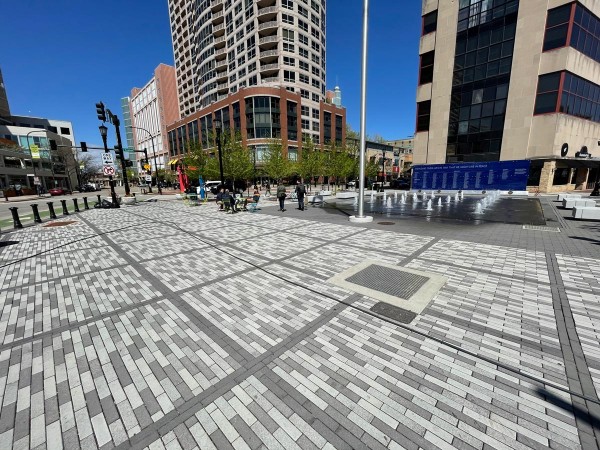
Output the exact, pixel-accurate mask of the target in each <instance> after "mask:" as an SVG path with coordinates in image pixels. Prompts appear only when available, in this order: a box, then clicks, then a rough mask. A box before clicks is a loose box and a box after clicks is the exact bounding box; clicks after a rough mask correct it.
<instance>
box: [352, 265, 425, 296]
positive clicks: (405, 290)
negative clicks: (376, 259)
mask: <svg viewBox="0 0 600 450" xmlns="http://www.w3.org/2000/svg"><path fill="white" fill-rule="evenodd" d="M346 281H348V282H349V283H353V284H357V285H359V286H363V287H366V288H368V289H373V290H375V291H379V292H383V293H384V294H388V295H392V296H394V297H400V298H403V299H405V300H409V299H410V298H411V297H412V296H413V295H414V294H415V293H416V292H417V291H418V290H419V289H421V287H423V285H424V284H425V283H427V282H428V281H429V278H428V277H424V276H421V275H416V274H414V273H410V272H404V271H402V270H398V269H391V268H389V267H385V266H380V265H377V264H371V265H370V266H368V267H366V268H364V269H363V270H361V271H360V272H357V273H355V274H354V275H352V276H350V277H348V278H346Z"/></svg>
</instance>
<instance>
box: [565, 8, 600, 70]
mask: <svg viewBox="0 0 600 450" xmlns="http://www.w3.org/2000/svg"><path fill="white" fill-rule="evenodd" d="M570 45H571V47H573V48H574V49H577V50H579V51H580V52H581V53H583V54H584V55H586V56H588V57H590V58H592V59H593V60H595V61H596V62H600V19H598V17H596V16H595V15H594V14H592V13H591V12H590V11H588V10H587V9H585V8H584V7H583V6H581V5H580V4H579V3H577V4H575V17H574V23H573V31H572V32H571V43H570Z"/></svg>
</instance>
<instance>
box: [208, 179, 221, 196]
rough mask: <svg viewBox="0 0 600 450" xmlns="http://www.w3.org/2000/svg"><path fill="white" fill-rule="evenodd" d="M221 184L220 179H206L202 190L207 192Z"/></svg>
mask: <svg viewBox="0 0 600 450" xmlns="http://www.w3.org/2000/svg"><path fill="white" fill-rule="evenodd" d="M220 184H221V182H220V181H207V182H205V183H204V190H205V191H206V192H207V193H208V192H212V193H213V194H214V192H213V190H216V189H217V187H218V186H219V185H220Z"/></svg>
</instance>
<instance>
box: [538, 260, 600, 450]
mask: <svg viewBox="0 0 600 450" xmlns="http://www.w3.org/2000/svg"><path fill="white" fill-rule="evenodd" d="M546 262H547V265H548V275H549V276H550V283H551V290H552V304H553V306H554V314H555V317H556V327H557V330H558V338H559V342H560V346H561V348H562V353H563V359H564V362H565V374H566V375H567V382H568V384H569V390H571V391H572V392H575V393H578V394H580V395H584V396H586V397H589V398H591V399H594V400H595V401H596V403H594V402H588V401H585V400H584V399H582V398H579V397H576V396H574V395H571V402H572V405H573V409H574V415H575V422H576V424H577V431H578V433H579V439H580V441H581V445H582V448H584V449H585V450H593V449H600V423H599V422H598V420H600V405H599V404H598V403H597V402H598V395H597V392H596V388H595V386H594V382H593V380H592V376H591V374H590V371H589V368H588V364H587V362H586V359H585V354H584V352H583V347H582V345H581V341H580V340H579V336H578V334H577V329H576V326H575V320H574V318H573V312H572V310H571V305H570V304H569V299H568V297H567V293H566V291H565V286H564V283H563V280H562V276H561V274H560V270H559V266H558V261H557V259H556V255H555V254H553V253H550V252H546ZM585 416H587V417H585Z"/></svg>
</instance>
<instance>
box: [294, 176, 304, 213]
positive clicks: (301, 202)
mask: <svg viewBox="0 0 600 450" xmlns="http://www.w3.org/2000/svg"><path fill="white" fill-rule="evenodd" d="M296 195H297V196H298V209H299V210H300V211H304V196H305V195H306V186H304V183H302V180H300V181H298V185H297V186H296Z"/></svg>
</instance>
